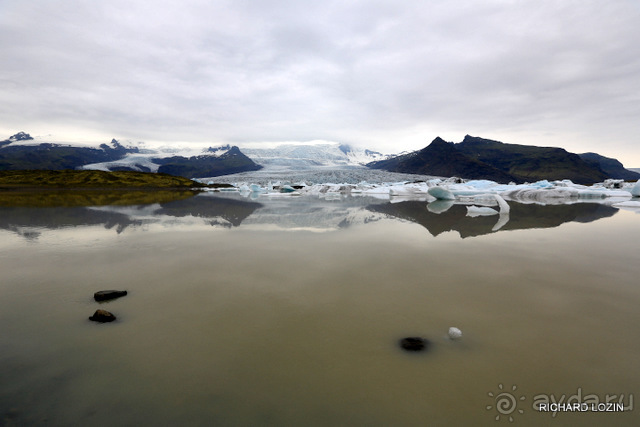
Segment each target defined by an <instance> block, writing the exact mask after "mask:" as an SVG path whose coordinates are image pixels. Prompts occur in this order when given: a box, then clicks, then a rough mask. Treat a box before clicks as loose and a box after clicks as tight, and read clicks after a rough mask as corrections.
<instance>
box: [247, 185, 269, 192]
mask: <svg viewBox="0 0 640 427" xmlns="http://www.w3.org/2000/svg"><path fill="white" fill-rule="evenodd" d="M249 190H251V192H252V193H264V191H265V190H264V188H262V187H260V186H259V185H258V184H251V185H250V186H249Z"/></svg>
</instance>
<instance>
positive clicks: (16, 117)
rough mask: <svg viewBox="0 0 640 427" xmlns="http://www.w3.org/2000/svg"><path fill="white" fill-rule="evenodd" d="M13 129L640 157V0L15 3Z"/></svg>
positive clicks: (0, 67) (8, 120) (4, 22)
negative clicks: (471, 142) (486, 141)
mask: <svg viewBox="0 0 640 427" xmlns="http://www.w3.org/2000/svg"><path fill="white" fill-rule="evenodd" d="M0 31H1V35H0V99H1V102H0V139H4V138H6V137H8V136H10V135H12V134H14V133H16V132H18V131H25V132H28V133H30V134H31V135H33V136H36V135H39V136H44V135H49V134H51V135H52V136H51V138H53V139H57V140H68V141H82V140H86V141H91V142H106V141H109V140H110V139H111V138H116V139H119V140H121V141H127V140H129V141H134V142H135V141H146V142H148V143H156V142H158V143H163V144H173V143H176V144H183V143H188V142H194V143H207V144H218V143H227V142H229V143H232V144H237V145H239V146H240V147H242V146H243V144H244V145H246V144H247V143H257V142H274V141H309V140H327V141H337V142H341V143H349V144H352V145H356V146H361V147H366V148H372V149H378V150H379V151H383V152H386V153H395V152H399V151H403V150H413V149H419V148H422V147H424V146H426V145H427V144H428V143H429V142H430V141H431V140H432V139H434V138H435V137H436V136H441V137H443V138H444V139H446V140H448V141H455V142H459V141H461V140H462V138H463V137H464V135H465V134H470V135H474V136H482V137H485V138H491V139H498V140H501V141H503V142H511V143H519V144H534V145H544V146H560V147H563V148H566V149H567V150H569V151H573V152H585V151H596V152H599V153H601V154H604V155H607V156H610V157H617V158H618V159H620V160H621V161H622V162H623V163H624V164H625V166H627V167H640V42H639V41H640V2H639V1H637V0H601V1H591V0H576V1H572V0H468V1H466V0H460V1H458V0H442V1H440V0H436V1H427V0H425V1H408V0H404V1H397V0H394V1H386V0H380V1H376V0H369V1H364V0H363V1H355V0H341V1H332V0H325V1H306V0H304V1H302V0H301V1H296V0H254V1H252V0H229V1H223V0H202V1H198V0H183V1H181V2H177V1H170V2H169V1H160V0H152V1H151V0H150V1H141V0H122V1H121V0H104V1H81V0H59V1H54V0H29V1H25V0H1V1H0Z"/></svg>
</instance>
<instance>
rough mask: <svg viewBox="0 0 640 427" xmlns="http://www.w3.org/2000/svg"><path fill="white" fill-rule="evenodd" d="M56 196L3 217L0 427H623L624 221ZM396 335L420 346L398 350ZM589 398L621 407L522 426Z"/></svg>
mask: <svg viewBox="0 0 640 427" xmlns="http://www.w3.org/2000/svg"><path fill="white" fill-rule="evenodd" d="M65 197H67V196H65V195H60V196H59V198H54V199H55V200H56V201H57V202H55V203H51V204H50V206H48V207H43V206H34V205H33V204H30V203H28V202H24V203H9V204H7V203H5V204H4V205H2V206H0V278H1V280H0V337H1V338H2V339H1V340H0V425H6V426H28V425H51V426H67V425H97V426H103V425H104V426H107V425H202V426H209V425H215V426H296V425H307V426H334V425H350V426H389V425H394V426H422V425H501V424H511V421H513V425H555V424H557V425H575V426H592V425H593V426H596V425H607V424H608V425H629V426H631V425H637V424H638V421H639V420H640V415H639V414H640V412H639V411H640V408H635V407H634V404H636V402H634V398H637V397H638V395H640V357H639V356H640V334H639V333H638V325H640V310H639V309H638V307H640V286H639V284H638V277H639V276H640V264H639V263H638V252H639V249H640V243H639V242H640V215H638V214H636V213H635V212H633V211H632V210H623V209H618V208H616V207H612V206H610V205H609V204H607V203H606V201H604V200H597V201H579V202H577V201H575V200H574V201H570V202H568V203H566V204H564V203H558V204H555V205H546V206H545V205H541V204H536V203H530V204H521V203H516V202H512V201H510V202H509V204H510V206H511V212H510V214H509V218H508V221H506V222H505V221H504V220H503V221H502V224H498V221H500V220H501V218H500V217H498V216H487V217H484V216H481V217H475V218H473V217H469V216H467V215H466V207H465V206H464V205H460V204H455V203H449V204H448V205H446V203H445V205H442V202H434V203H436V204H435V205H433V204H428V203H427V202H425V201H424V200H411V199H406V200H405V199H396V200H393V199H386V200H385V199H380V198H374V197H365V196H359V197H347V196H340V197H337V198H334V199H331V200H329V199H327V198H322V197H316V196H302V197H271V198H269V197H257V198H254V199H251V198H246V197H242V196H240V195H238V194H223V193H203V194H199V195H197V196H194V197H186V196H184V195H182V196H180V197H176V200H173V201H172V200H168V199H167V198H163V199H162V200H160V201H157V202H148V201H145V202H144V203H143V202H141V201H135V200H136V199H135V198H133V199H130V200H132V201H130V202H126V203H121V204H110V203H100V204H97V205H93V206H82V205H83V203H77V202H69V203H65V202H64V200H65ZM75 197H77V195H76V196H75ZM185 197H186V198H185ZM60 200H62V202H60ZM438 203H440V205H438ZM85 204H86V203H85ZM498 225H499V226H498ZM103 289H125V290H127V291H128V295H127V296H125V297H122V298H119V299H116V300H113V301H109V302H103V303H97V302H95V301H94V300H93V298H92V297H93V293H94V292H96V291H99V290H103ZM97 308H103V309H106V310H109V311H111V312H112V313H113V314H115V315H116V316H117V320H116V321H115V322H113V323H108V324H98V323H94V322H91V321H89V320H88V317H89V316H90V315H92V314H93V312H94V311H95V310H96V309H97ZM452 326H455V327H458V328H460V330H461V331H462V334H463V335H462V338H461V339H460V340H456V341H453V340H450V339H449V338H448V337H447V331H448V329H449V327H452ZM412 336H418V337H424V338H427V339H428V340H429V342H430V346H429V347H428V349H427V351H424V352H415V353H409V352H405V351H403V350H402V349H401V348H400V347H399V346H398V341H399V340H400V339H402V338H403V337H412ZM595 400H598V401H600V402H605V401H606V400H609V401H610V402H614V403H620V404H621V406H622V407H623V409H624V411H622V412H605V411H593V410H588V411H571V412H566V411H560V412H555V413H554V412H551V411H547V412H540V411H539V407H540V406H539V404H540V403H543V402H545V401H546V402H551V403H567V402H569V403H572V404H573V403H580V404H582V403H585V404H589V406H588V407H587V406H578V408H579V409H580V408H587V409H592V408H591V404H592V403H593V402H594V401H595ZM536 405H538V406H536ZM616 408H619V406H614V407H613V409H616ZM594 409H598V406H595V407H594Z"/></svg>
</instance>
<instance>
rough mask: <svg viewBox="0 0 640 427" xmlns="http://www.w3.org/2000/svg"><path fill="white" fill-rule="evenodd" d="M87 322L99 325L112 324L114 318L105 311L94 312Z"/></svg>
mask: <svg viewBox="0 0 640 427" xmlns="http://www.w3.org/2000/svg"><path fill="white" fill-rule="evenodd" d="M89 320H93V321H94V322H100V323H105V322H113V321H114V320H116V316H114V315H113V314H111V313H109V312H108V311H107V310H96V312H95V313H93V316H91V317H89Z"/></svg>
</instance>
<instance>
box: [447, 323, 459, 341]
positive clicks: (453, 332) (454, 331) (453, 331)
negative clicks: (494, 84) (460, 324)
mask: <svg viewBox="0 0 640 427" xmlns="http://www.w3.org/2000/svg"><path fill="white" fill-rule="evenodd" d="M449 338H451V339H452V340H459V339H460V338H462V331H461V330H460V329H458V328H456V327H455V326H452V327H450V328H449Z"/></svg>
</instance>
